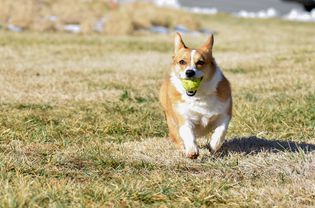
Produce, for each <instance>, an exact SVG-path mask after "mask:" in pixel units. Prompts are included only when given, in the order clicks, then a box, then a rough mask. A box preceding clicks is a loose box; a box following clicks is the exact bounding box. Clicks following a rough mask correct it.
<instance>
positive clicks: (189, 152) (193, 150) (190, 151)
mask: <svg viewBox="0 0 315 208" xmlns="http://www.w3.org/2000/svg"><path fill="white" fill-rule="evenodd" d="M198 156H199V150H198V147H197V146H196V145H194V146H191V147H190V148H187V149H186V157H188V158H190V159H197V157H198Z"/></svg>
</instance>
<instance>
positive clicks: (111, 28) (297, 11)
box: [0, 0, 315, 35]
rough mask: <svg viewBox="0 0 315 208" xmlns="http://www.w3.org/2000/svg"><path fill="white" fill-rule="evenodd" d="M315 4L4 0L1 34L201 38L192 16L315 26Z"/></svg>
mask: <svg viewBox="0 0 315 208" xmlns="http://www.w3.org/2000/svg"><path fill="white" fill-rule="evenodd" d="M314 6H315V0H264V1H260V0H238V1H236V0H194V1H192V0H142V1H135V0H133V1H132V0H65V1H64V0H14V1H12V0H0V30H9V31H14V32H23V31H37V32H46V31H47V32H69V33H79V34H90V33H101V34H106V35H136V34H142V33H162V34H167V33H171V32H173V31H179V32H182V33H190V34H200V33H211V32H213V31H211V30H209V29H208V30H207V29H204V28H202V26H201V24H200V22H198V20H196V19H194V18H193V17H192V16H191V15H190V14H191V13H202V14H209V15H212V14H217V13H228V14H230V15H234V16H237V17H239V18H281V19H285V20H290V21H308V22H315V10H312V9H313V8H314Z"/></svg>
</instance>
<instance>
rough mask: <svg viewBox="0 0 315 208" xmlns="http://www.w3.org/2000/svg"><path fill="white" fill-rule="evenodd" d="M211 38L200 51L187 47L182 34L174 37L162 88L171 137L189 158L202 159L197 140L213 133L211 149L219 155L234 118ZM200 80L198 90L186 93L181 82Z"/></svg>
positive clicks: (225, 82) (227, 90)
mask: <svg viewBox="0 0 315 208" xmlns="http://www.w3.org/2000/svg"><path fill="white" fill-rule="evenodd" d="M213 43H214V37H213V35H211V36H210V37H209V38H208V40H207V42H206V43H205V44H204V45H203V46H202V47H200V48H196V49H193V48H188V47H187V46H186V45H185V43H184V41H183V39H182V37H181V35H180V34H179V33H176V34H175V50H174V56H173V61H172V65H171V70H170V71H169V73H168V74H167V76H166V78H165V79H164V81H163V84H162V87H161V89H160V95H159V99H160V102H161V105H162V107H163V109H164V113H165V116H166V121H167V125H168V130H169V137H170V138H171V139H172V140H173V141H174V142H175V143H176V144H177V145H178V146H180V147H184V151H185V154H186V156H187V157H188V158H190V159H196V158H197V157H198V156H199V150H198V146H197V144H196V138H198V137H203V136H206V135H208V134H209V132H210V131H213V134H212V136H211V140H210V143H209V144H208V147H209V148H210V150H211V151H213V152H216V151H218V150H219V149H220V147H221V146H222V144H223V142H224V140H225V135H226V133H227V130H228V126H229V123H230V120H231V117H232V95H231V87H230V83H229V81H228V80H227V79H226V77H225V76H224V75H223V73H222V71H221V69H220V68H219V66H218V65H217V63H216V62H215V59H214V57H213V55H212V48H213ZM195 78H200V79H201V83H200V85H199V87H198V89H197V90H194V91H186V90H185V88H184V86H183V85H182V82H181V79H195Z"/></svg>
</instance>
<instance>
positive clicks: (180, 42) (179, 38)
mask: <svg viewBox="0 0 315 208" xmlns="http://www.w3.org/2000/svg"><path fill="white" fill-rule="evenodd" d="M181 48H187V47H186V46H185V43H184V41H183V39H182V36H181V35H180V34H179V33H178V32H177V33H176V34H175V51H174V52H175V53H177V52H178V51H179V49H181Z"/></svg>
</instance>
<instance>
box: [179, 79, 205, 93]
mask: <svg viewBox="0 0 315 208" xmlns="http://www.w3.org/2000/svg"><path fill="white" fill-rule="evenodd" d="M201 80H202V77H201V78H197V79H181V83H182V85H183V87H184V88H185V90H186V91H196V90H197V89H198V88H199V86H200V83H201Z"/></svg>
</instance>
